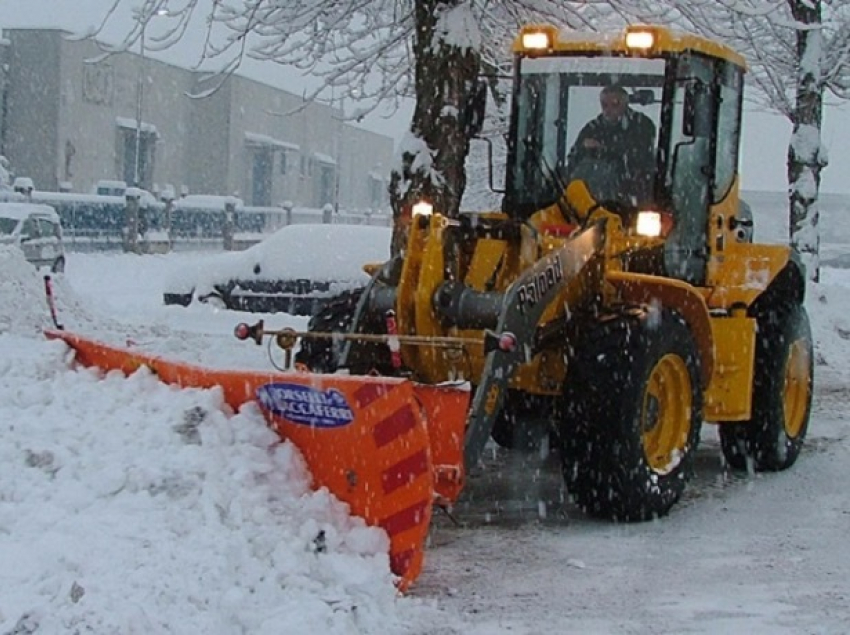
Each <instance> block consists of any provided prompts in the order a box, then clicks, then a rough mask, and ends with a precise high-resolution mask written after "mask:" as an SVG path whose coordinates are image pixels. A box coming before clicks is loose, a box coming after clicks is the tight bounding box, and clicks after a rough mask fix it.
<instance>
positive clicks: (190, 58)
mask: <svg viewBox="0 0 850 635" xmlns="http://www.w3.org/2000/svg"><path fill="white" fill-rule="evenodd" d="M111 4H112V0H0V28H21V27H48V26H49V27H60V28H64V29H68V30H70V31H74V32H80V31H83V30H85V29H87V28H88V27H90V26H92V25H94V24H97V23H99V21H100V20H101V18H102V17H103V14H104V12H105V11H106V10H107V8H108V7H109V6H111ZM124 4H125V5H126V6H130V4H131V3H130V2H128V0H124ZM124 17H125V18H126V19H125V20H124V21H123V22H122V21H120V20H119V21H114V24H113V25H112V27H111V28H110V30H109V31H108V33H107V36H108V38H109V39H120V37H121V36H122V35H123V34H124V30H125V29H128V28H129V16H124ZM199 50H200V40H199V39H198V38H191V39H190V40H187V41H186V42H184V43H182V44H181V46H180V49H179V50H178V51H171V52H170V53H169V54H168V55H170V59H180V60H182V61H183V63H184V64H185V65H191V64H192V63H194V62H195V61H196V60H197V58H198V52H199ZM152 56H157V55H156V54H152ZM158 57H160V58H163V54H160V55H158ZM244 74H245V75H247V76H250V77H252V78H254V79H259V80H261V81H267V82H269V83H271V84H274V85H277V86H283V87H285V88H286V89H287V90H292V91H293V92H299V91H298V90H297V85H298V84H300V83H303V82H304V81H306V80H304V79H303V78H301V77H299V76H298V75H297V74H295V73H294V72H287V71H286V69H282V68H279V67H277V66H276V65H271V64H265V65H262V64H258V63H253V64H250V65H248V66H247V67H246V68H245V69H244ZM410 113H411V109H410V108H408V109H405V110H404V111H402V112H400V113H398V114H396V115H395V116H393V117H390V118H387V116H386V115H384V116H373V117H371V118H370V119H369V120H368V121H366V122H365V123H364V127H367V128H369V129H370V130H375V131H377V132H382V133H384V134H388V135H390V136H392V137H393V138H395V139H396V140H398V138H399V137H400V136H401V135H402V134H403V133H404V131H405V130H406V129H407V124H408V123H409V120H410ZM790 133H791V125H790V123H789V122H788V121H787V120H786V119H784V118H783V117H780V116H777V115H772V114H766V113H762V112H754V111H749V110H748V111H747V112H746V113H745V118H744V137H743V148H742V165H741V173H742V178H743V185H744V187H745V188H746V189H759V190H784V189H786V186H787V181H786V178H785V172H786V168H785V159H786V155H787V148H788V140H789V136H790ZM823 141H824V144H825V146H826V147H827V149H828V151H829V158H830V166H829V167H827V169H826V170H824V172H823V179H822V191H824V192H841V193H850V104H846V105H844V106H842V107H829V108H827V110H826V114H825V120H824V130H823Z"/></svg>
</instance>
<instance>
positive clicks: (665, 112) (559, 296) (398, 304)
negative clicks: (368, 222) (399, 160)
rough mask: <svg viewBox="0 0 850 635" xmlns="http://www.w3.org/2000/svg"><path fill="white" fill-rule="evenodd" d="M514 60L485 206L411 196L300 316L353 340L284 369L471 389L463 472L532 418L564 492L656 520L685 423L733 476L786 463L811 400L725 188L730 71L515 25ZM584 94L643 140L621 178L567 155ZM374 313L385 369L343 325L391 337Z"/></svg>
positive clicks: (650, 31) (638, 37) (685, 43)
mask: <svg viewBox="0 0 850 635" xmlns="http://www.w3.org/2000/svg"><path fill="white" fill-rule="evenodd" d="M515 51H516V54H517V58H516V66H515V72H516V76H515V95H514V100H513V110H512V115H511V125H510V137H509V151H508V159H507V178H506V191H505V193H504V199H503V201H504V202H503V206H502V210H501V211H500V212H494V213H467V214H461V215H460V218H458V219H452V218H447V217H445V216H444V215H441V214H440V213H439V212H438V211H437V210H433V209H432V208H431V206H430V205H429V204H427V202H424V203H423V204H421V205H418V206H414V208H413V210H412V218H411V219H410V227H409V240H408V242H407V247H406V249H405V250H404V252H403V256H400V257H398V258H397V259H396V260H395V261H391V262H390V263H387V265H385V266H384V267H383V268H382V269H381V270H380V271H379V272H378V273H377V274H376V275H375V276H374V277H373V279H372V282H371V284H370V285H369V286H368V287H366V288H365V289H363V290H362V291H361V292H358V293H357V294H354V295H347V296H345V297H342V298H340V299H338V300H337V302H336V303H333V304H331V305H329V306H328V307H327V308H326V310H325V311H323V312H322V313H321V314H319V315H317V316H316V317H315V318H314V319H313V320H312V321H311V326H310V328H311V330H317V331H343V332H347V333H349V334H351V338H350V339H347V340H346V341H345V343H344V345H340V344H339V342H338V341H334V340H329V339H327V338H325V339H320V338H310V339H307V340H305V342H304V343H303V345H302V348H301V350H300V352H299V353H298V355H297V356H296V361H299V362H301V363H303V364H305V365H306V366H308V367H310V368H311V369H313V370H317V371H321V372H332V371H335V370H337V369H339V368H347V369H348V370H349V371H350V372H351V373H352V374H365V373H369V372H373V371H378V372H380V373H381V374H389V375H392V374H396V375H402V376H406V377H410V378H411V379H413V380H414V381H416V382H421V383H429V384H437V383H440V382H447V381H451V380H453V379H457V378H465V379H468V380H469V381H470V382H471V383H472V385H473V389H474V396H473V399H472V407H471V410H470V415H469V418H468V421H467V424H466V428H465V446H464V453H465V457H464V458H465V465H466V466H467V467H471V466H474V465H475V464H476V462H477V461H478V459H479V456H480V454H481V451H482V449H483V447H484V445H485V443H486V442H487V440H488V438H489V437H490V436H491V435H493V436H494V438H496V440H497V441H500V442H501V444H502V445H509V446H510V445H519V444H522V443H524V442H525V441H526V440H527V439H528V437H529V436H533V434H534V433H533V431H529V430H528V428H529V426H528V423H529V421H530V420H533V419H537V420H539V419H543V420H545V421H546V422H548V423H549V424H550V426H551V431H552V432H553V436H554V438H556V439H557V440H558V443H559V445H560V448H559V449H560V451H561V456H562V460H563V472H564V477H565V481H566V485H567V487H568V489H569V491H570V492H571V494H572V496H573V497H574V498H575V500H576V501H577V502H578V504H579V505H580V506H581V507H582V508H583V509H585V510H587V511H588V512H590V513H592V514H594V515H598V516H603V517H610V518H615V519H622V520H645V519H649V518H653V517H657V516H660V515H663V514H665V513H667V512H668V510H669V509H670V507H671V506H672V505H673V504H674V503H675V502H676V500H677V499H678V498H679V497H680V494H681V492H682V489H683V486H684V484H685V481H686V480H687V477H688V473H689V471H690V469H691V465H692V460H693V455H694V450H695V448H696V445H697V441H698V439H699V432H700V426H701V424H702V422H703V421H706V422H711V423H716V424H718V425H719V434H720V439H721V442H722V449H723V452H724V454H725V457H726V460H727V461H728V463H729V464H730V465H731V466H732V467H735V468H744V467H746V465H747V464H748V463H749V464H751V465H752V467H754V468H755V469H756V470H782V469H785V468H787V467H789V466H791V465H792V464H793V463H794V462H795V460H796V459H797V456H798V454H799V451H800V446H801V444H802V442H803V438H804V437H805V434H806V430H807V425H808V418H809V411H810V405H811V398H812V368H813V366H812V364H813V354H812V338H811V334H810V328H809V323H808V318H807V314H806V310H805V307H804V305H803V300H804V292H805V273H804V268H803V266H802V265H801V263H800V261H799V259H798V257H797V256H796V254H795V253H794V252H793V251H792V250H791V249H790V248H789V247H787V246H783V245H765V244H754V243H753V242H752V235H753V234H752V217H751V214H750V213H749V211H748V209H747V206H746V204H745V203H743V202H742V201H740V200H739V179H738V171H737V166H738V146H739V139H740V130H741V110H742V91H743V76H744V72H745V69H746V65H745V61H744V60H743V58H741V57H740V56H739V55H738V54H736V53H735V52H734V51H732V50H731V49H729V48H727V47H726V46H724V45H722V44H719V43H716V42H713V41H710V40H706V39H703V38H700V37H697V36H693V35H688V34H681V33H675V32H672V31H669V30H667V29H665V28H661V27H654V26H632V27H629V28H627V29H625V30H624V31H623V32H622V33H620V34H618V35H616V36H614V37H610V38H597V39H592V38H587V37H584V36H575V35H572V34H569V33H564V32H559V31H558V30H557V29H555V28H553V27H546V26H541V27H538V26H529V27H526V28H524V29H523V30H522V32H521V33H520V36H519V38H518V40H517V41H516V44H515ZM612 87H613V88H612ZM600 95H601V100H602V102H603V103H602V107H603V110H604V109H605V107H606V104H605V99H606V98H607V97H610V96H611V95H615V96H621V97H622V98H624V99H627V100H628V109H629V110H633V111H635V112H637V113H640V114H639V115H635V116H642V117H644V118H645V119H648V120H650V121H651V122H652V127H651V128H649V130H653V129H654V130H655V131H657V132H656V133H655V134H654V136H653V137H652V138H651V139H650V141H649V143H650V144H651V147H650V151H649V152H647V153H645V155H644V157H643V158H644V159H645V160H646V161H645V163H644V164H643V165H639V166H634V167H637V168H638V169H639V171H640V175H639V176H638V177H635V176H634V175H632V176H631V177H629V176H624V175H623V174H618V170H620V171H622V167H623V166H622V165H618V164H617V162H618V160H619V161H621V160H622V155H621V156H608V155H606V148H604V147H603V148H599V147H594V148H591V150H593V151H592V152H587V153H585V154H586V156H580V155H581V154H582V153H581V152H580V151H577V150H576V148H575V145H576V143H577V142H578V140H579V139H581V137H582V135H583V134H584V133H583V131H582V128H583V125H584V124H586V123H587V121H588V119H589V118H591V117H592V116H593V115H594V114H596V112H598V109H599V104H598V102H597V100H599V99H600ZM617 125H618V126H622V129H623V130H625V135H624V136H625V137H627V139H626V141H628V137H629V135H630V134H632V135H634V136H637V134H638V130H637V129H635V131H634V132H632V131H631V130H629V129H628V128H627V126H626V124H619V123H618V124H617ZM600 134H601V133H600ZM588 145H593V144H588ZM597 145H598V144H597ZM579 150H581V149H579ZM608 150H609V151H610V148H609V149H608ZM571 163H573V164H571ZM629 178H631V179H632V180H631V182H629ZM636 180H637V181H638V182H636ZM388 315H389V316H390V320H389V325H390V328H389V333H390V334H391V335H392V336H394V338H395V341H397V342H398V347H399V351H398V355H397V357H396V362H395V363H393V360H392V355H393V352H392V351H391V350H390V348H391V347H389V348H388V347H387V346H385V345H384V344H383V343H380V342H375V341H372V342H368V341H365V340H364V339H358V337H357V334H366V333H387V332H388V330H387V328H386V327H387V324H388V320H387V316H388ZM405 338H411V339H410V340H406V339H405ZM422 338H425V341H424V342H423V341H421V340H422ZM453 342H454V344H453Z"/></svg>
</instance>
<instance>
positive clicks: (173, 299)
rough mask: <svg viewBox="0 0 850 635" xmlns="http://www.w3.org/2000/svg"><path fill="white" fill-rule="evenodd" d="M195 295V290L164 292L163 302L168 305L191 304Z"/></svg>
mask: <svg viewBox="0 0 850 635" xmlns="http://www.w3.org/2000/svg"><path fill="white" fill-rule="evenodd" d="M193 297H194V291H191V292H189V293H169V292H166V293H163V294H162V302H163V304H166V305H178V306H189V305H190V304H192V298H193Z"/></svg>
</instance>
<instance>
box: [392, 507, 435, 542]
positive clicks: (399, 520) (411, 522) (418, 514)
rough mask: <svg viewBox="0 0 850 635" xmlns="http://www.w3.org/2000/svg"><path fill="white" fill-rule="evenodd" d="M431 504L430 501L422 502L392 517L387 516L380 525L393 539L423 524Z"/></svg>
mask: <svg viewBox="0 0 850 635" xmlns="http://www.w3.org/2000/svg"><path fill="white" fill-rule="evenodd" d="M429 504H430V501H427V500H425V501H420V502H418V503H416V504H415V505H411V506H410V507H408V508H407V509H402V510H401V511H400V512H396V513H395V514H393V515H392V516H387V517H386V518H385V519H384V520H383V521H381V523H380V525H381V527H383V528H384V529H385V530H386V532H387V534H389V536H390V538H392V537H393V536H395V535H396V534H400V533H401V532H403V531H407V530H408V529H411V528H413V527H416V525H418V524H419V523H421V522H422V519H423V518H424V517H425V512H426V511H427V510H428V505H429Z"/></svg>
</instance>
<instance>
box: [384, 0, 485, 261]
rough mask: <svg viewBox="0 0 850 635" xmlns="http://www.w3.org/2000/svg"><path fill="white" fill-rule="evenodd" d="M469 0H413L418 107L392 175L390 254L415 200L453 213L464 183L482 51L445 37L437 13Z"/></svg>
mask: <svg viewBox="0 0 850 635" xmlns="http://www.w3.org/2000/svg"><path fill="white" fill-rule="evenodd" d="M466 1H467V0H417V2H416V8H415V18H416V38H415V42H414V57H415V60H416V62H415V63H416V68H415V78H416V79H415V87H416V108H415V110H414V113H413V119H412V121H411V124H410V132H411V135H410V137H412V138H408V139H407V140H406V141H405V145H404V146H402V156H401V165H400V166H397V167H396V168H395V169H394V170H393V173H392V177H391V179H390V203H391V205H392V208H393V221H394V223H393V224H394V231H393V245H392V253H393V254H397V253H399V252H400V250H401V249H402V247H403V245H404V242H405V239H406V235H407V228H408V226H409V224H410V215H411V209H412V207H413V204H414V203H416V202H417V201H418V200H420V199H427V200H428V201H429V202H430V203H431V204H433V205H434V210H435V211H439V212H441V213H443V214H446V215H447V216H449V217H456V216H457V215H458V212H459V210H460V201H461V197H462V196H463V191H464V189H465V187H466V175H465V172H464V163H465V161H466V156H467V154H469V142H470V138H471V135H470V133H469V129H468V119H469V104H470V103H471V97H472V95H473V93H474V90H475V84H476V80H477V78H478V72H479V67H480V63H481V62H480V53H479V51H477V50H474V49H473V48H471V47H463V46H458V45H457V44H456V43H454V42H452V41H446V39H445V38H446V35H447V33H446V32H445V31H444V29H442V28H440V27H441V24H445V23H446V22H441V16H445V15H446V12H450V11H452V10H456V9H457V7H459V6H461V5H463V4H465V2H466Z"/></svg>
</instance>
